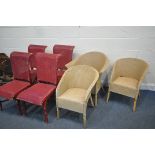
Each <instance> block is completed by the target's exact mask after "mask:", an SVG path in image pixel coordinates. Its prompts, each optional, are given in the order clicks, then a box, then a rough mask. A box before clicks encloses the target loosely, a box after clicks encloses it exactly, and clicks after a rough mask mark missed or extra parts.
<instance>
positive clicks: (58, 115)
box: [57, 107, 60, 119]
mask: <svg viewBox="0 0 155 155" xmlns="http://www.w3.org/2000/svg"><path fill="white" fill-rule="evenodd" d="M59 118H60V110H59V108H58V107H57V119H59Z"/></svg>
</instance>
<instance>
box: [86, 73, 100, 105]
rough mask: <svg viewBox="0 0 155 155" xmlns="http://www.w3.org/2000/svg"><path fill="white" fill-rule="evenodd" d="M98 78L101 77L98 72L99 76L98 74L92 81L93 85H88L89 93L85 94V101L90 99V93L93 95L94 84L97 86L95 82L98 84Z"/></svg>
mask: <svg viewBox="0 0 155 155" xmlns="http://www.w3.org/2000/svg"><path fill="white" fill-rule="evenodd" d="M98 79H99V74H98V76H96V78H95V80H94V81H93V82H92V83H91V85H90V86H89V87H88V89H87V93H86V95H85V101H86V102H88V99H89V97H90V95H91V91H92V89H93V88H94V86H95V84H96V82H97V80H98Z"/></svg>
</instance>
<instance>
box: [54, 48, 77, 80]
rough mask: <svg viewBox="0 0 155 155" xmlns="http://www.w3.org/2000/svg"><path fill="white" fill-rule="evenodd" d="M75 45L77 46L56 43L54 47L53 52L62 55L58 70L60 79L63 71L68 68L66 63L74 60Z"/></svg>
mask: <svg viewBox="0 0 155 155" xmlns="http://www.w3.org/2000/svg"><path fill="white" fill-rule="evenodd" d="M74 47H75V46H69V45H54V47H53V54H60V55H61V57H60V59H59V62H58V72H57V76H58V77H57V78H58V81H59V80H60V79H61V77H62V75H63V73H64V72H65V70H66V67H65V65H66V64H67V63H69V62H70V61H72V55H73V50H74Z"/></svg>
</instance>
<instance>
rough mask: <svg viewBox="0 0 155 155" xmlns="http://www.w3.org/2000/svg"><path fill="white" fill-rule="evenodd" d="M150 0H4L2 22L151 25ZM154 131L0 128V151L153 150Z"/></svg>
mask: <svg viewBox="0 0 155 155" xmlns="http://www.w3.org/2000/svg"><path fill="white" fill-rule="evenodd" d="M154 14H155V11H154V1H153V0H147V1H142V0H126V1H125V0H117V1H116V0H108V1H105V0H85V1H84V0H77V1H75V0H65V1H62V0H55V1H53V0H44V1H40V0H38V1H35V0H25V1H21V0H14V1H10V0H5V1H4V0H2V1H1V5H0V25H2V26H21V25H23V26H36V25H37V26H69V25H70V26H79V25H80V26H104V25H106V26H109V25H111V26H117V25H118V26H120V25H121V26H124V25H127V26H133V25H134V26H135V25H137V26H142V25H143V26H145V25H147V26H150V25H151V26H154V25H155V20H154ZM154 139H155V131H154V130H87V129H86V130H0V147H1V154H4V155H5V154H16V155H18V154H23V155H27V154H37V155H39V154H46V155H48V154H50V155H51V154H68V155H70V154H71V155H73V154H75V155H79V154H90V155H91V154H93V155H94V154H96V155H99V154H102V155H103V154H106V155H107V154H112V155H113V154H118V155H124V154H126V155H131V154H141V155H142V154H149V155H151V154H154Z"/></svg>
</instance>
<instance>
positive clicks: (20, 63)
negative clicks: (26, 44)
mask: <svg viewBox="0 0 155 155" xmlns="http://www.w3.org/2000/svg"><path fill="white" fill-rule="evenodd" d="M30 57H31V54H28V53H24V52H12V53H11V56H10V59H11V65H12V71H13V76H14V80H13V81H11V82H9V83H7V84H5V85H2V86H0V96H1V97H4V98H6V99H12V98H14V97H16V96H17V95H18V93H20V92H21V91H22V90H24V89H25V88H27V87H28V86H30V82H31V78H30V68H31V67H30V63H29V62H30ZM22 80H23V81H22ZM26 81H27V82H26Z"/></svg>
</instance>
